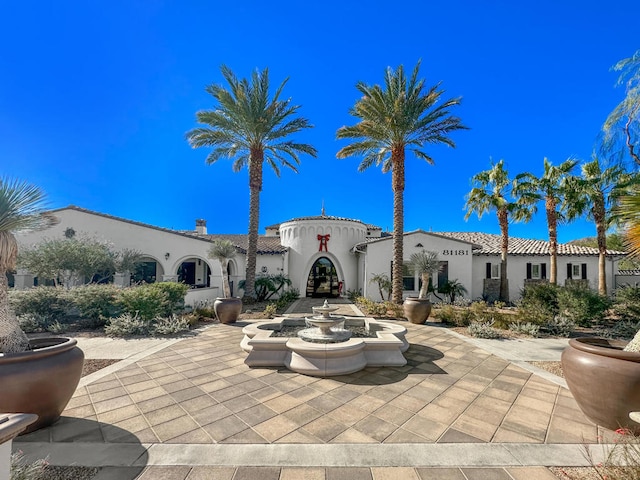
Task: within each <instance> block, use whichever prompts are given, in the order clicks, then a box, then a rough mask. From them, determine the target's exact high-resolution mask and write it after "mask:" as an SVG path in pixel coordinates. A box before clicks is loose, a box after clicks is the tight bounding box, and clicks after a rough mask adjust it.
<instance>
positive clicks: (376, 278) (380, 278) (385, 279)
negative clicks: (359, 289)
mask: <svg viewBox="0 0 640 480" xmlns="http://www.w3.org/2000/svg"><path fill="white" fill-rule="evenodd" d="M369 283H375V284H376V285H378V292H379V293H380V298H381V299H382V301H383V302H384V293H383V290H385V291H386V292H387V293H391V280H389V275H387V274H386V273H376V274H374V275H372V276H371V280H369ZM387 299H388V298H387Z"/></svg>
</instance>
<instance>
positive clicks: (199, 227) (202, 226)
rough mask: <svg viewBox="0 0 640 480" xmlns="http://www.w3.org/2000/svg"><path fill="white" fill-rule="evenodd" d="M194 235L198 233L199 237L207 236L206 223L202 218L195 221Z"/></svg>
mask: <svg viewBox="0 0 640 480" xmlns="http://www.w3.org/2000/svg"><path fill="white" fill-rule="evenodd" d="M196 233H199V234H200V235H206V234H207V221H206V220H204V219H203V218H197V219H196Z"/></svg>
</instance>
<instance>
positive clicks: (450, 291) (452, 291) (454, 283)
mask: <svg viewBox="0 0 640 480" xmlns="http://www.w3.org/2000/svg"><path fill="white" fill-rule="evenodd" d="M438 292H440V293H444V294H445V295H449V301H450V302H451V303H454V302H455V301H456V297H457V296H458V295H464V294H465V293H467V289H466V288H465V286H464V285H462V284H461V283H460V282H459V281H458V279H457V278H456V279H455V280H447V282H446V283H445V284H444V285H443V286H442V287H438Z"/></svg>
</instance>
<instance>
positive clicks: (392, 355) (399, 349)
mask: <svg viewBox="0 0 640 480" xmlns="http://www.w3.org/2000/svg"><path fill="white" fill-rule="evenodd" d="M291 325H296V326H297V325H299V326H300V328H304V327H305V320H304V318H289V317H279V318H275V319H273V320H269V321H264V322H256V323H252V324H250V325H247V326H246V327H244V328H243V329H242V333H244V338H243V339H242V341H241V342H240V346H241V348H242V349H243V350H244V351H245V352H247V354H248V355H247V358H246V359H245V361H244V362H245V363H246V364H247V365H249V366H250V367H286V368H288V369H289V370H291V371H294V372H297V373H302V374H305V375H311V376H317V377H329V376H334V375H346V374H349V373H354V372H357V371H359V370H362V369H363V368H365V367H385V366H396V367H400V366H403V365H406V363H407V360H406V359H405V358H404V355H403V353H404V352H405V351H406V350H407V349H408V348H409V343H408V342H407V341H406V339H405V334H406V333H407V329H406V328H405V327H403V326H401V325H396V324H394V323H391V322H383V321H379V320H374V319H373V318H362V317H354V318H350V317H345V328H350V327H363V326H364V328H365V329H366V331H368V332H369V333H371V334H373V335H374V336H373V337H371V338H351V339H349V340H347V341H344V342H337V343H312V342H308V341H305V340H303V339H301V338H298V337H297V336H293V335H292V336H290V337H276V336H274V335H273V333H274V331H275V330H279V329H281V328H282V327H283V326H291Z"/></svg>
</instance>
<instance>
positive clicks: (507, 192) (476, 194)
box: [464, 160, 533, 302]
mask: <svg viewBox="0 0 640 480" xmlns="http://www.w3.org/2000/svg"><path fill="white" fill-rule="evenodd" d="M471 183H472V184H473V185H475V186H474V187H473V188H472V189H471V191H470V192H469V194H468V195H467V197H466V203H465V208H466V210H467V212H466V214H465V216H464V218H465V220H468V219H469V217H470V216H471V215H472V214H473V213H475V214H476V215H478V218H482V216H483V215H484V214H485V213H488V212H491V211H495V212H496V216H497V217H498V224H499V226H500V237H501V242H500V250H501V255H500V300H501V301H503V302H508V301H509V283H508V278H507V256H508V253H509V221H510V220H515V221H522V222H528V221H529V220H531V217H532V215H533V212H532V210H531V208H530V207H529V205H527V204H526V203H524V202H523V201H522V200H520V199H518V198H516V199H515V200H514V199H512V194H513V182H512V181H511V180H510V179H509V172H507V170H506V169H505V166H504V160H500V161H499V162H497V163H495V164H493V165H492V167H491V168H490V169H489V170H484V171H482V172H479V173H477V174H475V175H474V176H473V177H472V178H471Z"/></svg>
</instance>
